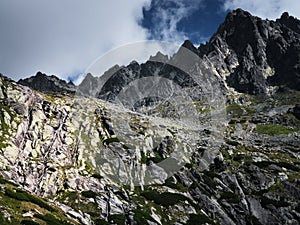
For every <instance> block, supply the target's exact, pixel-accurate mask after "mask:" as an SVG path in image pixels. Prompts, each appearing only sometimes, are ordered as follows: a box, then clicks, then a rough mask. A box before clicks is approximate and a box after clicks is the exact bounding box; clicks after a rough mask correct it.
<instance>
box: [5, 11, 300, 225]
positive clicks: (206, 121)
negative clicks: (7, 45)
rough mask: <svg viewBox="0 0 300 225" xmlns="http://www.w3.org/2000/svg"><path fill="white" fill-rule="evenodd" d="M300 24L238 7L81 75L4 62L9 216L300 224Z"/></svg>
mask: <svg viewBox="0 0 300 225" xmlns="http://www.w3.org/2000/svg"><path fill="white" fill-rule="evenodd" d="M299 24H300V22H299V20H297V19H296V18H294V17H291V16H289V15H288V13H284V14H283V15H282V16H281V18H280V19H278V20H276V21H269V20H262V19H260V18H258V17H254V16H252V15H251V14H249V13H248V12H246V11H243V10H241V9H237V10H235V11H233V12H231V13H229V14H228V15H227V17H226V20H225V22H224V23H223V24H221V25H220V27H219V29H218V30H217V32H216V33H215V34H214V35H213V37H212V38H211V39H210V41H209V42H207V43H206V44H202V45H200V46H199V47H198V48H196V47H195V46H194V45H193V44H192V43H191V42H190V41H188V40H187V41H185V42H184V43H183V44H182V46H181V47H180V48H179V50H178V52H176V54H174V55H173V56H171V57H168V56H164V55H163V54H161V53H157V55H156V56H152V57H150V58H149V60H148V61H146V62H145V63H137V62H135V61H132V62H131V63H130V64H129V65H127V66H118V65H116V66H114V67H112V68H111V69H110V70H108V71H107V72H106V73H105V74H104V75H103V76H101V77H99V78H98V77H94V76H93V75H92V74H88V75H87V76H86V77H85V79H84V80H83V82H82V83H81V84H80V85H79V86H78V87H75V86H74V85H73V84H72V83H69V84H68V83H67V82H65V81H63V80H60V79H59V78H57V77H55V76H47V75H45V74H42V73H40V72H39V73H37V75H36V76H33V77H31V78H27V79H24V80H20V81H19V82H17V83H16V82H14V81H12V80H10V79H8V78H7V77H5V76H3V75H0V87H1V88H0V122H1V130H0V152H1V154H0V174H1V176H0V223H1V224H4V225H5V224H35V225H36V224H49V225H50V224H118V225H119V224H138V225H140V224H141V225H144V224H178V225H179V224H225V225H227V224H232V225H235V224H236V225H237V224H238V225H240V224H242V225H243V224H244V225H248V224H299V220H300V211H299V210H300V204H299V202H300V201H299V200H300V195H299V193H300V188H299V187H300V185H299V184H300V183H299V179H300V163H299V157H300V155H299V152H300V148H299V146H300V133H299V132H300V131H299V129H300V115H299V112H300V106H299V99H300V91H299V85H298V84H299V65H300V62H299V54H300V51H299V40H300V39H299ZM149 87H151V88H149Z"/></svg>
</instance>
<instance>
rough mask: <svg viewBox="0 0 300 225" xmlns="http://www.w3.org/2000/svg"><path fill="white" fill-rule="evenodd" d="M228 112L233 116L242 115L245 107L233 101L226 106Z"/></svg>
mask: <svg viewBox="0 0 300 225" xmlns="http://www.w3.org/2000/svg"><path fill="white" fill-rule="evenodd" d="M226 112H227V113H228V114H230V115H232V116H236V117H239V116H242V115H243V109H242V107H241V106H240V105H239V104H237V103H232V104H231V105H228V106H227V108H226Z"/></svg>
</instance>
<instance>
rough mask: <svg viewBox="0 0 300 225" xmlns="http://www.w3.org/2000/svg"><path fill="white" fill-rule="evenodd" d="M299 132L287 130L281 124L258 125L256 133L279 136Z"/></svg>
mask: <svg viewBox="0 0 300 225" xmlns="http://www.w3.org/2000/svg"><path fill="white" fill-rule="evenodd" d="M295 131H297V130H296V129H290V128H286V127H284V126H282V125H280V124H264V125H263V124H258V125H256V132H257V133H259V134H268V135H278V134H290V133H293V132H295Z"/></svg>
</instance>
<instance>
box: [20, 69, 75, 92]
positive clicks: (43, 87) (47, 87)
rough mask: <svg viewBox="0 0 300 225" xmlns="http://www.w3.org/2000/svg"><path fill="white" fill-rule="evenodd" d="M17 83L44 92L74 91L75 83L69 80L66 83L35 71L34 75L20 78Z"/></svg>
mask: <svg viewBox="0 0 300 225" xmlns="http://www.w3.org/2000/svg"><path fill="white" fill-rule="evenodd" d="M18 83H19V84H21V85H24V86H27V87H30V88H32V89H33V90H37V91H41V92H44V93H70V94H73V93H75V91H76V89H75V85H74V84H73V83H72V81H70V82H69V83H67V82H66V81H65V80H61V79H59V78H58V77H56V76H54V75H52V76H47V75H46V74H44V73H41V72H37V74H36V75H35V76H32V77H30V78H26V79H20V80H19V81H18Z"/></svg>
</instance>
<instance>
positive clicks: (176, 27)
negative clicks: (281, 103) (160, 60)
mask: <svg viewBox="0 0 300 225" xmlns="http://www.w3.org/2000/svg"><path fill="white" fill-rule="evenodd" d="M236 8H243V9H245V10H247V11H249V12H250V13H252V14H253V15H257V16H260V17H262V18H269V19H275V18H278V17H279V16H280V15H281V13H282V12H284V11H288V12H289V13H290V14H291V15H294V16H296V17H298V18H300V4H299V0H264V1H262V0H247V1H246V0H110V1H100V0H86V1H82V0H52V1H48V0H26V1H24V0H1V1H0V29H1V35H0V73H2V74H5V75H7V76H9V77H11V78H13V79H14V80H18V79H20V78H24V77H28V76H31V75H34V74H35V73H36V72H37V71H42V72H45V73H47V74H55V75H57V76H59V77H60V78H63V79H68V78H72V79H76V78H77V77H80V76H81V75H83V73H84V72H85V71H86V68H88V67H89V65H91V63H92V62H94V61H95V59H97V58H99V57H100V58H101V56H104V57H105V55H106V54H107V53H108V52H111V50H112V49H116V48H118V47H119V46H126V45H129V44H132V43H135V42H141V41H144V40H161V41H168V42H171V43H174V44H176V45H180V44H181V43H182V42H183V41H184V40H185V39H190V40H191V41H192V42H193V43H194V44H195V45H198V44H199V43H201V42H204V41H206V40H208V39H209V38H210V36H211V35H212V34H213V33H214V32H215V31H216V30H217V28H218V26H219V25H220V23H222V22H223V20H224V18H225V16H226V14H227V12H228V11H230V10H233V9H236ZM154 50H155V49H154ZM140 52H141V51H140ZM110 55H114V54H110ZM138 57H139V56H137V58H138ZM116 63H119V64H120V63H121V64H122V63H127V61H126V60H125V61H124V60H122V59H121V58H120V57H119V58H118V57H117V56H115V57H112V58H111V66H113V65H114V64H116ZM109 67H110V64H109V63H108V68H109ZM108 68H107V69H108Z"/></svg>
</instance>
